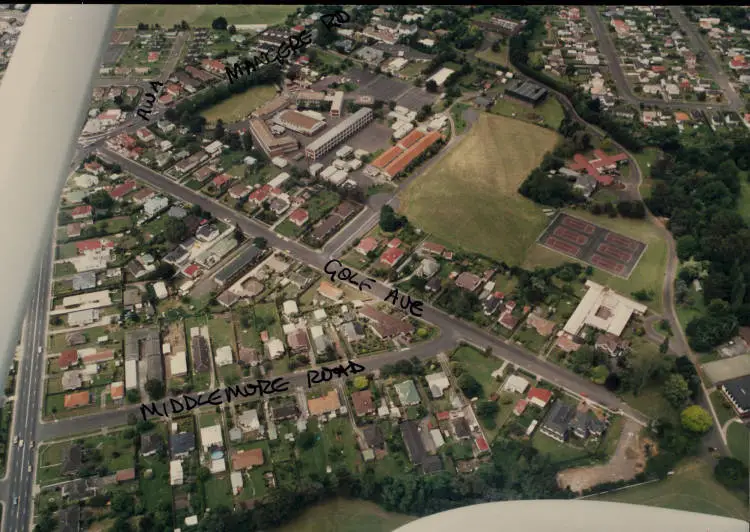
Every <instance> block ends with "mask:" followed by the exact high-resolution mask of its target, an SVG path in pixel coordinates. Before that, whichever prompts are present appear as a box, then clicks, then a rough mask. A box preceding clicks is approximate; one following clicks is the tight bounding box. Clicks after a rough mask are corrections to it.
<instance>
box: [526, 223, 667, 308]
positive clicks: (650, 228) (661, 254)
mask: <svg viewBox="0 0 750 532" xmlns="http://www.w3.org/2000/svg"><path fill="white" fill-rule="evenodd" d="M565 212H567V213H569V214H570V215H572V216H577V217H579V218H583V219H585V220H588V221H590V222H592V223H595V224H597V225H600V226H602V227H605V228H607V229H611V230H612V231H616V232H618V233H621V234H622V235H625V236H629V237H631V238H635V239H636V240H640V241H641V242H644V243H645V244H646V251H645V252H644V253H643V256H642V257H641V260H640V262H638V265H637V266H636V267H635V269H634V270H633V273H632V274H631V275H630V279H622V278H621V277H617V276H614V275H610V274H608V273H605V272H604V271H602V270H600V269H599V268H594V275H593V276H592V280H593V281H595V282H597V283H600V284H603V285H606V286H609V287H610V288H613V289H614V290H617V291H618V292H619V293H621V294H622V295H624V296H628V297H631V292H635V291H637V290H641V289H645V290H653V292H654V298H653V299H652V300H651V301H645V302H644V303H645V304H646V305H648V306H649V307H650V308H651V309H653V310H655V311H656V312H661V311H662V304H663V303H662V298H661V292H662V283H663V281H664V270H665V269H666V266H667V245H666V243H665V242H664V239H663V238H662V235H661V233H660V232H659V230H658V229H657V228H656V227H655V226H654V225H652V224H651V223H650V222H648V221H646V220H634V219H629V218H621V217H617V218H610V217H608V216H594V215H593V214H590V213H589V212H587V211H584V210H580V209H578V210H574V209H565ZM573 261H574V259H573V258H571V257H568V256H567V255H563V254H561V253H557V252H555V251H552V250H550V249H547V248H545V247H542V246H541V245H538V244H537V245H534V246H533V249H532V250H531V251H530V252H529V253H528V255H527V257H526V262H525V263H524V265H523V266H524V267H525V268H528V269H533V268H534V267H535V266H544V267H547V268H550V267H554V266H557V265H560V264H563V263H565V262H573Z"/></svg>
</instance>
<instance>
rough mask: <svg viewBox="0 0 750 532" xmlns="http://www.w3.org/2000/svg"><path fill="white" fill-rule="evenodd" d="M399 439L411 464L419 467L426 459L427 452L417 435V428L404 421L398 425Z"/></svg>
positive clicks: (411, 423) (410, 422)
mask: <svg viewBox="0 0 750 532" xmlns="http://www.w3.org/2000/svg"><path fill="white" fill-rule="evenodd" d="M399 428H400V429H401V437H402V438H403V439H404V444H405V445H406V452H407V453H408V454H409V459H410V460H411V463H412V464H415V465H419V464H421V463H422V461H423V460H424V459H425V458H426V457H427V450H426V449H425V448H424V443H422V438H421V437H420V435H419V428H418V426H417V424H416V423H414V422H413V421H404V422H403V423H401V424H400V425H399Z"/></svg>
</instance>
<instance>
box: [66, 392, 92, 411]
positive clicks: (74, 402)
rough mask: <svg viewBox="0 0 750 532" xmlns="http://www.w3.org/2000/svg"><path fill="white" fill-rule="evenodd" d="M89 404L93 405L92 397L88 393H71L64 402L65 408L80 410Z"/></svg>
mask: <svg viewBox="0 0 750 532" xmlns="http://www.w3.org/2000/svg"><path fill="white" fill-rule="evenodd" d="M89 403H91V396H90V395H89V392H87V391H82V392H73V393H69V394H67V395H66V396H65V399H64V400H63V406H64V407H65V408H78V407H81V406H86V405H88V404H89Z"/></svg>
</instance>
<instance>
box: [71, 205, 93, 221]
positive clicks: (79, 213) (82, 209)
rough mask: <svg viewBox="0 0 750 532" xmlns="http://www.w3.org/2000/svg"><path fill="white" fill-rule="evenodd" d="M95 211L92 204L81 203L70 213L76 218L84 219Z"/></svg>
mask: <svg viewBox="0 0 750 532" xmlns="http://www.w3.org/2000/svg"><path fill="white" fill-rule="evenodd" d="M93 212H94V208H93V207H92V206H91V205H79V206H78V207H76V208H75V209H73V211H72V212H71V213H70V215H71V216H72V217H73V219H74V220H83V219H84V218H90V217H91V215H92V214H93Z"/></svg>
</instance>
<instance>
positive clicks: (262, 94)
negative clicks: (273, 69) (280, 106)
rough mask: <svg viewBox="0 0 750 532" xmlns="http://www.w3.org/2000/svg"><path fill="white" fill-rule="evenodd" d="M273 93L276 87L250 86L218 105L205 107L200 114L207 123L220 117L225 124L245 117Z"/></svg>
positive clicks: (273, 94) (271, 96)
mask: <svg viewBox="0 0 750 532" xmlns="http://www.w3.org/2000/svg"><path fill="white" fill-rule="evenodd" d="M275 95H276V89H274V88H273V87H271V86H270V85H262V86H260V87H252V88H250V89H248V90H247V91H245V92H243V93H241V94H236V95H234V96H232V97H231V98H229V99H228V100H224V101H223V102H221V103H220V104H218V105H214V106H213V107H210V108H208V109H206V110H205V111H203V112H202V113H201V115H202V116H203V117H205V119H206V120H207V121H208V122H209V123H214V122H216V121H217V120H219V119H222V120H223V121H224V123H226V124H228V123H231V122H236V121H238V120H242V119H243V118H246V117H247V116H248V115H249V114H250V113H252V112H253V111H255V110H256V109H257V108H258V107H260V106H261V105H262V104H263V103H265V102H266V101H268V100H270V99H271V98H273V97H274V96H275Z"/></svg>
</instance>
